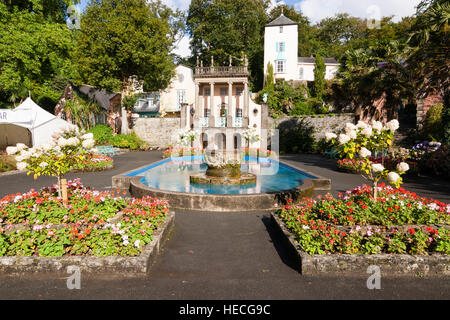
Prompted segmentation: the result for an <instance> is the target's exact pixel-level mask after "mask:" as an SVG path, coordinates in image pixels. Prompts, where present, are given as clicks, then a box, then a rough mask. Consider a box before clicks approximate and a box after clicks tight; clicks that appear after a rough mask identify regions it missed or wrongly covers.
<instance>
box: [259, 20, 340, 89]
mask: <svg viewBox="0 0 450 320" xmlns="http://www.w3.org/2000/svg"><path fill="white" fill-rule="evenodd" d="M314 60H315V59H314V57H299V56H298V24H297V22H295V21H292V20H291V19H289V18H287V17H285V16H284V15H283V14H281V15H280V16H279V17H278V18H276V19H275V20H273V21H272V22H270V23H269V24H267V25H266V27H265V32H264V74H267V64H268V63H269V62H270V63H271V64H272V66H273V71H274V78H275V80H277V79H279V80H286V81H314ZM324 62H325V67H326V73H325V79H327V80H330V79H332V78H334V75H335V74H336V71H337V69H338V67H339V63H338V62H337V61H336V60H335V59H334V58H324Z"/></svg>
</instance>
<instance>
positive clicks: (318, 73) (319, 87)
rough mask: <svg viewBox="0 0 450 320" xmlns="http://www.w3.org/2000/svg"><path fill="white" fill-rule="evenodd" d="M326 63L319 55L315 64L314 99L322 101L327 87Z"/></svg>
mask: <svg viewBox="0 0 450 320" xmlns="http://www.w3.org/2000/svg"><path fill="white" fill-rule="evenodd" d="M325 71H326V67H325V62H324V61H323V58H322V56H320V55H317V56H316V59H315V64H314V91H313V94H314V97H315V98H317V99H319V100H322V95H323V90H324V87H325Z"/></svg>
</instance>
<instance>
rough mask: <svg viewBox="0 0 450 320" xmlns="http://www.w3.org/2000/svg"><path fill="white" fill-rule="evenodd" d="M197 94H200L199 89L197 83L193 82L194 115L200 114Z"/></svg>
mask: <svg viewBox="0 0 450 320" xmlns="http://www.w3.org/2000/svg"><path fill="white" fill-rule="evenodd" d="M199 92H200V88H199V83H198V82H195V97H194V99H195V100H194V110H195V114H197V113H199V112H200V106H199V104H198V96H199Z"/></svg>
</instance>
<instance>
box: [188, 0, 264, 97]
mask: <svg viewBox="0 0 450 320" xmlns="http://www.w3.org/2000/svg"><path fill="white" fill-rule="evenodd" d="M267 7H268V1H266V0H192V1H191V4H190V6H189V11H188V15H187V20H186V25H187V30H188V33H189V35H190V36H191V38H192V40H191V51H192V54H193V57H192V58H191V65H194V64H195V60H196V58H195V57H196V56H199V57H200V59H201V60H203V61H205V62H207V63H209V61H211V56H214V61H215V62H217V63H218V64H219V65H224V64H228V61H229V56H230V55H231V56H233V57H235V58H233V62H234V64H235V65H237V64H242V63H243V62H242V61H243V57H244V54H246V55H247V57H248V61H249V69H250V74H251V85H252V89H253V90H254V91H256V88H258V89H259V88H261V87H262V85H263V80H264V74H263V72H264V71H263V70H264V65H263V63H264V26H265V24H266V21H267V20H266V19H267V17H266V13H265V10H266V9H267ZM238 59H240V60H238Z"/></svg>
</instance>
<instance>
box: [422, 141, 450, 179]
mask: <svg viewBox="0 0 450 320" xmlns="http://www.w3.org/2000/svg"><path fill="white" fill-rule="evenodd" d="M424 169H425V170H424V171H425V172H428V173H431V174H434V175H437V176H442V177H446V178H450V145H442V146H441V147H440V148H439V149H437V150H436V151H435V152H433V153H432V154H431V156H430V157H429V158H428V159H427V160H426V163H425V166H424Z"/></svg>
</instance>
